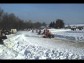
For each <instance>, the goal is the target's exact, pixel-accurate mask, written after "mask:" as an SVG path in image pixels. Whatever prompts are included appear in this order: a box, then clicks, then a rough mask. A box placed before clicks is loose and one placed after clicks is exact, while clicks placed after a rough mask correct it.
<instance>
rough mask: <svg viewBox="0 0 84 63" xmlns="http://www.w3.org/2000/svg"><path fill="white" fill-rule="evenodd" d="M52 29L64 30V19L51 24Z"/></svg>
mask: <svg viewBox="0 0 84 63" xmlns="http://www.w3.org/2000/svg"><path fill="white" fill-rule="evenodd" d="M49 27H51V28H64V22H63V20H62V19H57V20H56V22H51V23H50V24H49Z"/></svg>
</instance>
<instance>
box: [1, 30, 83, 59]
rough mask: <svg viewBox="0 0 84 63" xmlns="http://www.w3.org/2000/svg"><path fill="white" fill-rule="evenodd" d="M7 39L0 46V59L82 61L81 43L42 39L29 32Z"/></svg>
mask: <svg viewBox="0 0 84 63" xmlns="http://www.w3.org/2000/svg"><path fill="white" fill-rule="evenodd" d="M69 31H70V30H69ZM7 37H8V39H6V40H4V44H5V45H0V59H36V60H37V59H84V54H83V53H84V43H83V42H80V43H79V42H73V41H72V42H71V41H69V40H60V39H58V38H51V39H49V38H42V35H37V33H32V32H31V31H18V32H17V33H16V34H11V35H7Z"/></svg>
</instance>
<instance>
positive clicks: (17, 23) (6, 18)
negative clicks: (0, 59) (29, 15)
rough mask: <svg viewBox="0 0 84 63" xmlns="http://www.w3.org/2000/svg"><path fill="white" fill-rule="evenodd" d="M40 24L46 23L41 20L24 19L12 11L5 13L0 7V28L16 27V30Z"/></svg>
mask: <svg viewBox="0 0 84 63" xmlns="http://www.w3.org/2000/svg"><path fill="white" fill-rule="evenodd" d="M41 26H46V23H45V22H43V23H41V22H34V23H33V22H32V21H31V20H29V21H24V20H21V19H20V18H18V17H17V16H15V15H14V14H13V13H10V14H8V13H6V12H4V11H3V10H2V9H1V8H0V29H8V30H10V29H12V28H16V29H18V30H20V29H25V28H40V27H41Z"/></svg>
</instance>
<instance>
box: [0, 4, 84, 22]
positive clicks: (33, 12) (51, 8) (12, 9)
mask: <svg viewBox="0 0 84 63" xmlns="http://www.w3.org/2000/svg"><path fill="white" fill-rule="evenodd" d="M0 7H1V8H2V9H3V10H4V12H8V13H14V14H15V15H16V16H18V17H20V18H21V19H23V20H32V21H33V22H36V21H41V22H46V23H50V22H51V21H56V19H62V20H64V22H65V24H78V23H84V4H0Z"/></svg>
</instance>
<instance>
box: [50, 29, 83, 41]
mask: <svg viewBox="0 0 84 63" xmlns="http://www.w3.org/2000/svg"><path fill="white" fill-rule="evenodd" d="M49 30H50V31H51V33H52V34H54V36H55V37H56V38H59V39H64V40H70V41H75V42H84V29H83V30H76V31H72V30H71V29H49Z"/></svg>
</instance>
